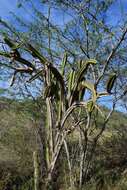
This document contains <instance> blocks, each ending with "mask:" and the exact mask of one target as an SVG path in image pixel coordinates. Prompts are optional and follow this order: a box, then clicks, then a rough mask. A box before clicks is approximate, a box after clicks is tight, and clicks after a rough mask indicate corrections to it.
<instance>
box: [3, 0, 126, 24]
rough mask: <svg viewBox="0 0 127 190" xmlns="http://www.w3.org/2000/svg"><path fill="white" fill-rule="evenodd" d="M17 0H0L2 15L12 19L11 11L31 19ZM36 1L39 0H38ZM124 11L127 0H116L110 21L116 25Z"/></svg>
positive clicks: (110, 11) (108, 14)
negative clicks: (18, 7)
mask: <svg viewBox="0 0 127 190" xmlns="http://www.w3.org/2000/svg"><path fill="white" fill-rule="evenodd" d="M17 1H18V0H0V17H1V18H3V19H7V20H10V19H11V14H10V12H14V13H16V14H18V15H21V16H23V17H24V18H26V19H29V15H28V14H27V13H26V12H22V10H21V9H17ZM34 1H35V2H37V1H36V0H34ZM122 11H124V13H127V0H115V3H114V4H113V6H111V8H110V9H109V11H108V12H107V20H108V22H109V23H110V24H114V25H115V24H117V22H118V20H119V19H120V18H121V12H122ZM57 19H58V20H59V16H57ZM123 19H124V18H123Z"/></svg>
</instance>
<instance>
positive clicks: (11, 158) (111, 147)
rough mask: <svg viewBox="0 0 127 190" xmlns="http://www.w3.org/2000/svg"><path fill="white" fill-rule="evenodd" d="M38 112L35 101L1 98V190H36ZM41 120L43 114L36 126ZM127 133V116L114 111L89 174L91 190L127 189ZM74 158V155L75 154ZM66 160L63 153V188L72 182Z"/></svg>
mask: <svg viewBox="0 0 127 190" xmlns="http://www.w3.org/2000/svg"><path fill="white" fill-rule="evenodd" d="M103 109H104V110H105V111H107V109H105V108H103ZM34 112H36V106H35V105H34V102H32V101H31V100H26V101H25V102H18V101H12V100H10V99H5V98H1V99H0V115H1V123H0V131H1V134H0V135H1V138H0V190H3V189H6V190H28V189H30V190H32V189H34V182H33V172H34V168H33V155H32V154H33V150H34V149H35V146H36V138H35V135H34V134H35V127H36V126H35V121H33V120H32V115H33V114H34V115H35V113H34ZM41 117H42V116H40V115H39V114H37V115H36V124H38V123H39V122H40V120H41V119H42V118H41ZM43 119H44V116H43ZM100 127H101V126H100ZM126 131H127V117H126V116H125V115H124V114H122V113H120V112H114V114H113V116H112V119H111V121H110V123H109V124H108V128H107V130H106V131H105V132H104V134H103V136H102V137H101V139H100V141H99V143H98V146H97V149H96V153H95V156H94V158H93V164H92V168H91V171H90V174H89V175H90V176H89V178H90V179H87V180H88V182H87V188H88V189H114V190H116V189H118V190H124V189H126V188H127V183H126V175H127V171H126V170H127V169H126V165H127V151H126V143H127V134H126ZM76 135H77V134H75V135H74V136H73V138H72V137H71V138H70V143H69V144H70V148H71V144H75V146H76V143H78V142H77V141H78V139H77V138H76ZM70 156H73V152H72V155H70ZM64 157H66V154H65V151H64V150H63V153H62V156H61V164H62V166H61V167H62V169H61V171H60V172H59V178H61V179H59V180H60V183H59V188H61V189H64V188H65V189H66V187H67V186H68V183H69V179H68V175H67V174H66V173H64V168H66V167H67V163H66V161H65V158H64ZM77 169H78V168H77ZM62 175H64V181H63V177H62ZM77 183H78V182H77ZM56 189H58V187H56Z"/></svg>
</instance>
